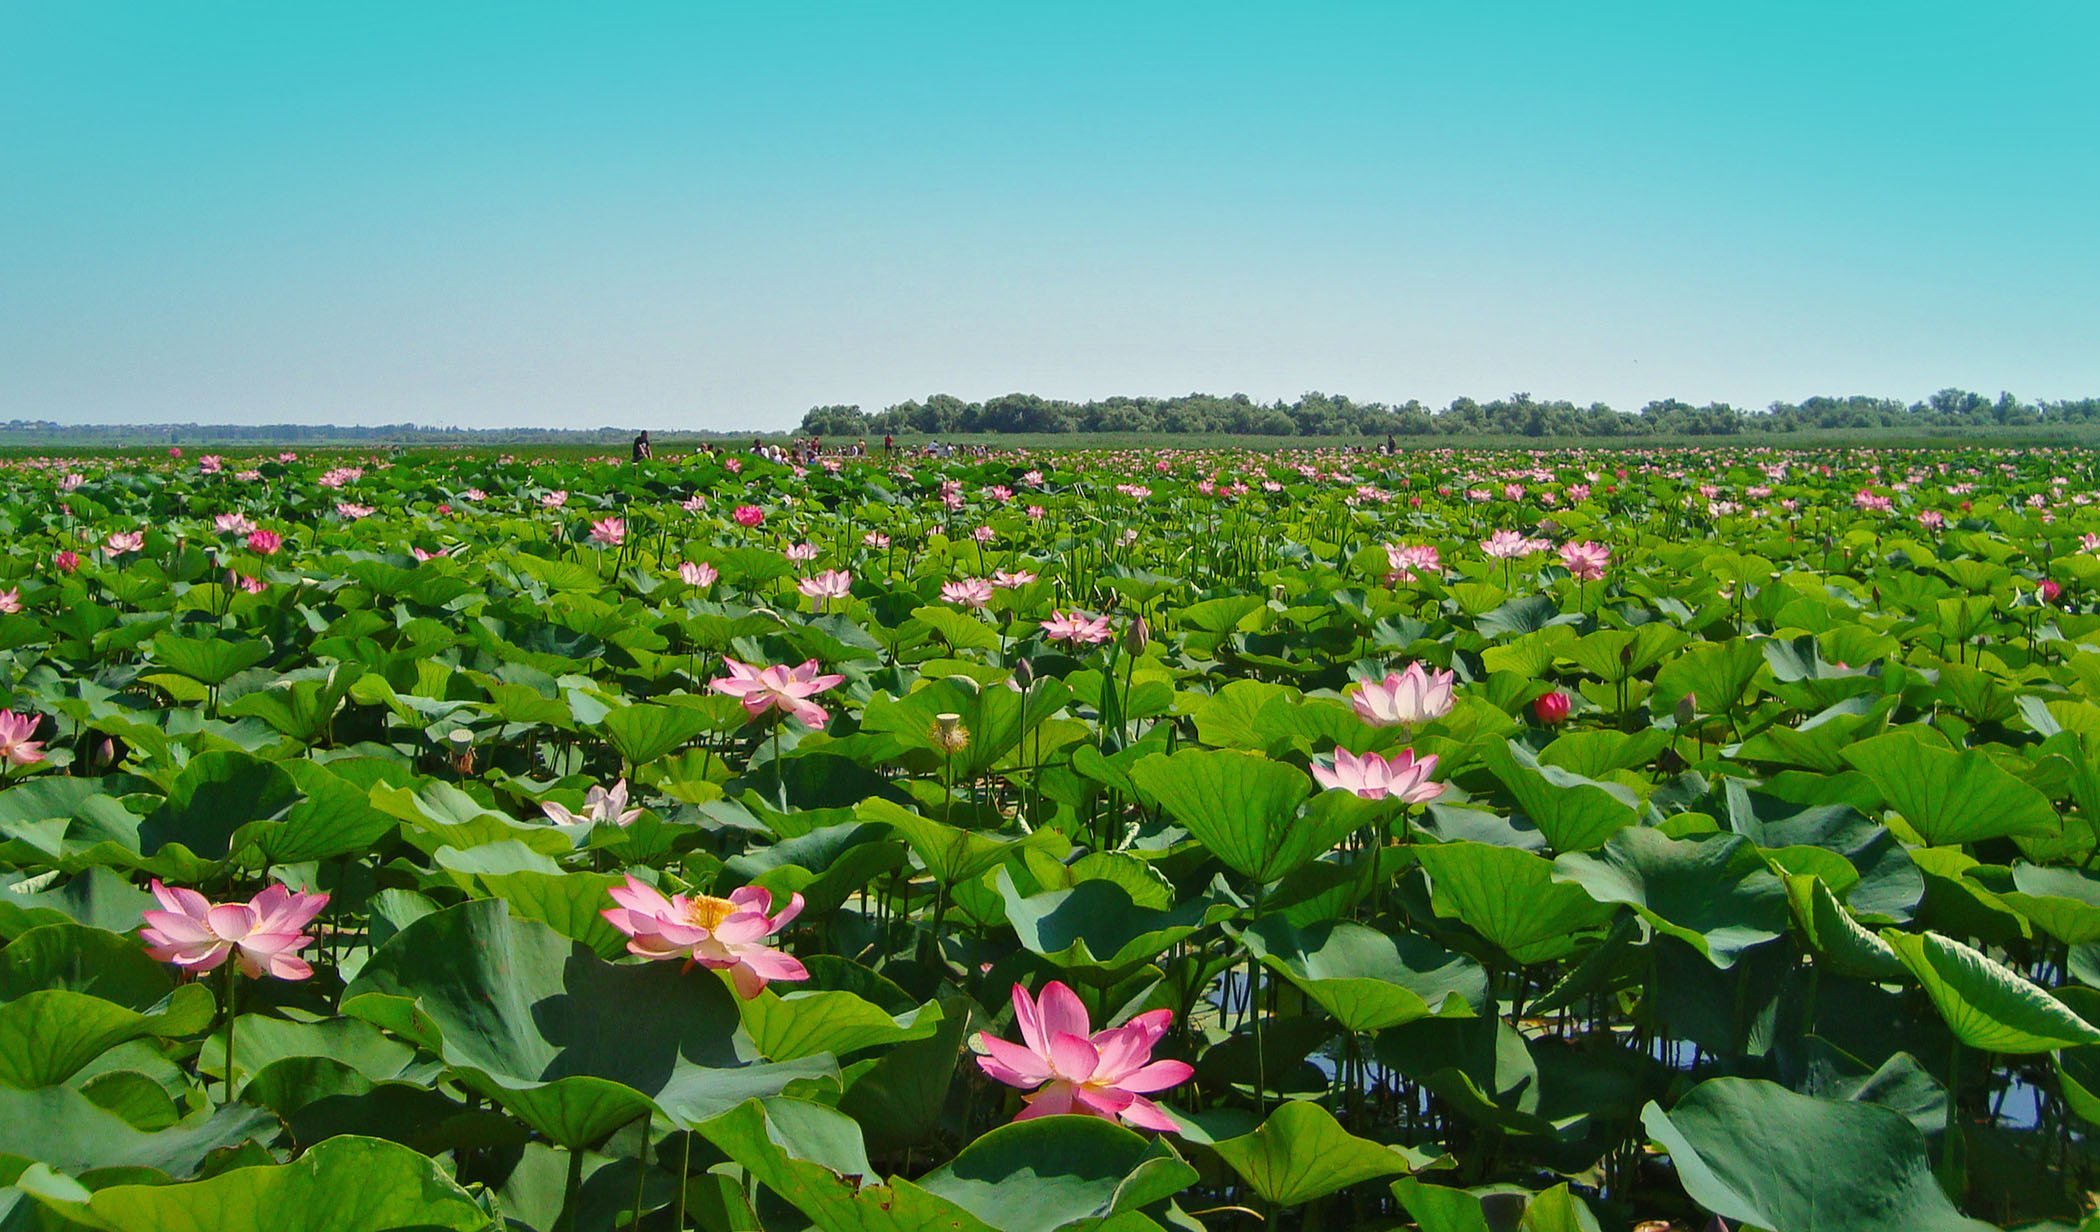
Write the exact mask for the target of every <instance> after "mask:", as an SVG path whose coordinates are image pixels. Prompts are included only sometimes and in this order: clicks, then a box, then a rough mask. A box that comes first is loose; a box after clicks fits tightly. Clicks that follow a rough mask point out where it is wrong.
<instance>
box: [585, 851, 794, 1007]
mask: <svg viewBox="0 0 2100 1232" xmlns="http://www.w3.org/2000/svg"><path fill="white" fill-rule="evenodd" d="M606 893H608V894H610V895H612V900H613V901H614V902H615V903H618V904H619V906H617V907H608V908H606V909H605V910H603V911H601V912H599V914H600V915H602V916H604V917H605V918H606V920H607V921H608V922H610V923H611V924H612V926H613V927H614V928H617V929H619V930H620V931H621V932H623V933H625V934H626V935H627V952H628V953H630V954H639V955H641V956H642V957H643V958H650V959H665V958H684V959H685V960H686V966H687V968H688V969H690V968H691V967H692V966H693V965H694V964H698V965H700V966H703V967H707V968H710V969H712V970H716V971H722V970H726V971H728V972H729V978H730V980H731V981H732V982H733V983H734V984H735V985H736V991H737V995H738V996H740V997H742V998H744V1000H746V1001H749V1000H751V999H752V998H753V997H756V996H757V995H758V994H759V993H761V992H764V991H765V988H766V985H767V984H768V983H770V982H772V981H773V980H806V979H808V978H809V971H808V969H806V968H805V967H803V965H802V963H801V962H800V961H799V960H797V959H796V958H795V957H794V955H792V954H783V953H781V952H780V951H779V950H776V949H774V948H773V947H772V946H769V945H767V944H766V938H768V937H771V936H774V935H776V934H777V933H779V932H780V931H781V930H782V929H784V928H786V927H787V926H788V924H789V923H790V922H792V921H793V920H794V918H795V917H796V916H798V915H800V914H802V896H801V895H800V894H790V895H789V896H788V902H787V906H785V907H783V908H781V909H780V913H779V914H778V915H773V916H768V915H767V914H766V912H767V911H768V910H769V909H770V908H771V907H772V905H773V895H772V894H771V893H770V892H768V891H767V890H766V889H764V888H763V887H761V886H745V887H743V888H742V889H740V890H734V891H731V892H730V895H729V897H728V898H716V897H715V896H713V895H712V894H696V895H693V896H692V897H690V898H688V897H687V896H685V895H683V894H677V895H673V896H672V897H670V898H665V897H664V896H663V895H662V894H661V893H659V892H658V891H657V890H656V888H655V887H653V886H651V885H649V884H648V883H647V882H645V881H641V880H639V879H637V878H636V877H635V876H634V874H632V873H629V874H628V875H627V884H626V885H624V886H614V887H612V888H611V889H610V890H607V891H606Z"/></svg>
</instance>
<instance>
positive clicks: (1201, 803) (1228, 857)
mask: <svg viewBox="0 0 2100 1232" xmlns="http://www.w3.org/2000/svg"><path fill="white" fill-rule="evenodd" d="M1131 779H1132V780H1133V781H1134V782H1135V783H1136V784H1137V785H1138V787H1139V789H1141V790H1142V791H1144V792H1146V793H1147V794H1149V795H1150V796H1152V797H1153V798H1154V799H1156V800H1158V801H1159V803H1160V807H1162V808H1164V809H1165V810H1166V811H1167V814H1168V815H1169V816H1171V817H1172V818H1173V819H1174V820H1175V821H1176V822H1178V823H1179V824H1180V825H1181V826H1182V827H1183V828H1185V829H1186V830H1188V832H1189V833H1190V834H1191V835H1193V836H1194V837H1195V839H1196V841H1197V842H1199V843H1202V844H1203V845H1204V846H1205V847H1207V848H1209V849H1210V851H1211V854H1213V855H1215V856H1217V857H1218V859H1220V860H1222V861H1224V862H1225V866H1226V867H1227V868H1230V869H1232V870H1233V871H1234V872H1236V873H1239V874H1241V875H1242V876H1245V877H1251V878H1253V879H1254V880H1255V881H1257V882H1260V883H1262V884H1267V883H1269V882H1272V881H1275V880H1277V879H1279V878H1281V877H1282V876H1284V875H1285V874H1286V873H1289V872H1290V871H1291V870H1292V869H1295V868H1297V867H1298V866H1299V865H1301V864H1304V863H1305V862H1307V861H1308V860H1311V859H1312V858H1314V857H1315V856H1317V855H1319V854H1320V853H1321V852H1323V851H1325V850H1327V849H1328V848H1329V847H1332V846H1334V844H1335V843H1337V842H1339V841H1340V840H1341V838H1342V837H1343V835H1346V834H1347V833H1349V831H1350V829H1352V828H1353V819H1352V820H1351V821H1350V822H1345V823H1340V824H1338V825H1328V826H1320V825H1311V824H1306V823H1305V822H1304V821H1301V819H1300V818H1299V816H1298V806H1299V805H1300V804H1302V803H1303V802H1304V800H1305V797H1306V796H1307V795H1309V794H1311V792H1312V781H1311V780H1310V779H1308V778H1306V777H1305V775H1304V774H1303V773H1302V772H1300V771H1299V770H1297V769H1295V768H1293V767H1291V766H1289V765H1286V764H1284V763H1282V762H1275V761H1270V760H1269V759H1268V758H1266V757H1261V756H1259V755H1256V754H1253V753H1236V752H1223V751H1216V750H1209V749H1183V750H1182V751H1181V752H1179V753H1175V754H1173V755H1172V756H1170V757H1152V758H1147V759H1146V760H1144V761H1142V762H1140V763H1138V765H1137V767H1136V768H1135V769H1134V770H1132V771H1131Z"/></svg>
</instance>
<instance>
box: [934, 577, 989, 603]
mask: <svg viewBox="0 0 2100 1232" xmlns="http://www.w3.org/2000/svg"><path fill="white" fill-rule="evenodd" d="M991 601H992V584H991V583H990V582H987V581H985V580H984V579H983V578H960V579H958V580H956V581H953V582H942V583H941V602H943V603H953V604H955V605H956V606H957V607H966V608H969V609H970V610H972V611H976V610H977V609H979V608H982V607H983V606H984V605H985V604H987V603H990V602H991Z"/></svg>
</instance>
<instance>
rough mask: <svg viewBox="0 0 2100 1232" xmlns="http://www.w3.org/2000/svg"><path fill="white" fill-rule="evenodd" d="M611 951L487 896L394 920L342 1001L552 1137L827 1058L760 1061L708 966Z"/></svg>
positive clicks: (703, 1101)
mask: <svg viewBox="0 0 2100 1232" xmlns="http://www.w3.org/2000/svg"><path fill="white" fill-rule="evenodd" d="M681 966H682V964H680V963H675V962H664V963H620V964H615V963H609V962H606V961H605V960H604V959H601V958H599V957H598V956H597V955H596V954H594V953H592V952H591V951H590V950H589V949H588V948H586V947H584V946H582V945H579V944H577V943H574V942H571V941H570V940H568V939H567V938H565V937H563V936H561V935H560V934H559V933H557V932H555V931H554V930H553V929H551V928H549V927H547V926H546V925H544V924H540V923H537V922H535V921H531V920H523V919H519V918H518V917H516V916H513V915H512V914H510V911H509V910H508V908H507V907H506V905H505V904H504V903H503V902H501V901H500V900H480V901H476V902H469V903H463V904H461V905H459V906H457V907H452V908H448V909H446V910H444V911H439V912H436V913H435V914H432V915H427V916H424V917H423V918H422V919H419V920H417V921H415V922H414V923H413V924H410V925H409V926H408V927H406V928H404V929H402V930H401V931H400V932H399V933H397V934H395V935H394V937H393V938H392V939H390V940H389V941H388V942H387V943H386V944H385V945H384V946H382V947H381V948H380V950H379V952H378V953H376V954H374V955H373V956H372V959H371V961H369V962H368V963H366V964H365V967H364V970H363V972H362V973H360V974H359V976H358V978H357V982H356V983H354V984H352V985H351V986H350V988H349V990H348V992H347V994H346V995H345V998H344V1002H343V1009H344V1012H345V1013H347V1014H351V1015H353V1016H355V1017H361V1018H365V1019H366V1020H368V1021H370V1022H372V1023H374V1024H376V1025H378V1026H381V1027H383V1028H385V1029H387V1030H390V1031H393V1032H395V1033H396V1034H399V1035H401V1036H403V1037H405V1038H407V1039H410V1040H412V1041H414V1042H415V1043H417V1044H420V1045H422V1046H423V1047H425V1048H428V1049H430V1050H432V1051H433V1052H436V1053H437V1054H438V1055H439V1056H440V1057H442V1058H443V1059H444V1061H445V1062H446V1063H447V1064H448V1065H451V1066H453V1067H455V1068H457V1069H459V1070H461V1071H463V1072H465V1073H468V1074H470V1075H471V1076H473V1077H475V1078H478V1079H479V1080H480V1085H482V1086H484V1087H486V1088H487V1089H488V1093H489V1094H490V1095H492V1096H494V1097H495V1098H498V1099H500V1100H502V1101H503V1103H504V1105H505V1106H506V1107H508V1108H511V1109H512V1110H513V1111H514V1112H516V1113H517V1114H518V1115H519V1116H520V1117H522V1118H523V1119H525V1120H526V1121H527V1123H529V1124H532V1125H533V1126H534V1127H535V1128H537V1129H539V1130H541V1131H542V1132H543V1133H546V1134H547V1135H548V1136H549V1137H550V1138H554V1139H555V1140H556V1141H558V1142H560V1143H562V1144H563V1145H565V1146H580V1145H588V1144H591V1143H594V1142H596V1141H598V1140H600V1139H602V1138H604V1137H605V1136H606V1135H607V1134H610V1133H611V1132H612V1131H613V1130H615V1129H618V1128H619V1127H620V1126H622V1125H625V1124H626V1123H628V1122H629V1121H633V1120H635V1119H637V1118H639V1117H641V1116H642V1115H643V1114H645V1113H646V1112H647V1111H648V1110H649V1108H650V1105H651V1104H652V1103H653V1104H654V1106H655V1108H656V1109H657V1110H658V1111H659V1112H661V1113H663V1114H664V1115H665V1116H668V1117H669V1118H671V1119H672V1120H673V1121H674V1122H676V1123H679V1124H691V1123H693V1122H695V1121H698V1120H702V1119H704V1118H706V1117H709V1116H712V1115H714V1114H715V1113H718V1112H720V1111H721V1110H723V1109H724V1108H727V1107H733V1106H734V1105H736V1104H737V1103H739V1102H741V1101H742V1100H744V1099H747V1098H750V1097H751V1096H754V1095H768V1094H774V1093H777V1092H778V1091H779V1090H780V1089H781V1088H782V1087H784V1086H785V1085H786V1084H787V1083H789V1082H792V1081H794V1080H795V1079H798V1078H808V1077H816V1076H821V1075H824V1074H826V1073H830V1072H835V1067H834V1066H833V1065H832V1063H831V1060H830V1058H829V1057H815V1058H809V1059H806V1060H802V1061H797V1062H791V1063H785V1064H777V1065H764V1064H759V1063H757V1062H758V1061H759V1053H758V1050H757V1048H756V1047H755V1046H754V1045H753V1044H752V1042H751V1039H750V1036H749V1035H748V1034H746V1033H745V1031H744V1030H743V1027H742V1023H741V1021H740V1020H739V1017H738V1013H737V1006H736V998H735V994H734V993H732V992H731V991H730V990H729V987H728V985H727V984H725V983H724V982H723V980H722V978H721V977H720V976H719V975H717V974H716V973H714V972H712V971H708V970H705V969H695V970H692V971H682V970H680V967H681Z"/></svg>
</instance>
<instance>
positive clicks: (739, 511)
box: [729, 505, 766, 530]
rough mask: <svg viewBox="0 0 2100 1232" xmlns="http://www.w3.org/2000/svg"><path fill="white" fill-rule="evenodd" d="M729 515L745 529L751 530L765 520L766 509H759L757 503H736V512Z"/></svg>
mask: <svg viewBox="0 0 2100 1232" xmlns="http://www.w3.org/2000/svg"><path fill="white" fill-rule="evenodd" d="M729 516H730V517H731V518H734V519H735V520H736V524H737V525H738V526H741V527H743V528H744V529H745V530H752V529H755V528H756V527H757V526H758V525H759V524H760V523H762V522H764V521H765V520H766V511H765V510H763V509H760V508H759V507H758V506H757V505H738V506H737V507H736V512H734V513H732V514H730V515H729Z"/></svg>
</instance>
